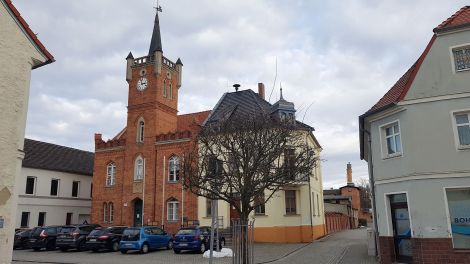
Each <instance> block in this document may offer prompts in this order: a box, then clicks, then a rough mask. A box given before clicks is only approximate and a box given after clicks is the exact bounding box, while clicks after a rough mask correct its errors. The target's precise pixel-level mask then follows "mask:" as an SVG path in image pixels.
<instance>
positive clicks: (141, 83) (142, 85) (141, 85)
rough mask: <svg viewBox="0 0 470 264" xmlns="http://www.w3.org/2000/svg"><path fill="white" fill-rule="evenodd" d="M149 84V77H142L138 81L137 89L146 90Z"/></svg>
mask: <svg viewBox="0 0 470 264" xmlns="http://www.w3.org/2000/svg"><path fill="white" fill-rule="evenodd" d="M147 85H148V81H147V78H145V77H142V78H140V79H139V81H138V82H137V90H139V91H143V90H145V88H147Z"/></svg>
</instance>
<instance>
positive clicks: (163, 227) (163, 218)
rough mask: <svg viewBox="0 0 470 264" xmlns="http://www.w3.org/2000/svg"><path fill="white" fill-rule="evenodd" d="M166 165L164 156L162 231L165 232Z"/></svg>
mask: <svg viewBox="0 0 470 264" xmlns="http://www.w3.org/2000/svg"><path fill="white" fill-rule="evenodd" d="M165 165H166V157H165V156H163V177H162V178H163V180H162V181H163V182H162V188H163V191H162V224H161V226H162V229H163V230H165V225H164V224H163V223H165V222H164V221H165Z"/></svg>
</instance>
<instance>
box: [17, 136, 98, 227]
mask: <svg viewBox="0 0 470 264" xmlns="http://www.w3.org/2000/svg"><path fill="white" fill-rule="evenodd" d="M24 147H25V148H24V150H25V158H24V160H23V166H22V168H21V177H20V178H18V179H17V186H18V194H19V195H18V210H17V216H16V219H17V221H16V227H30V228H31V227H35V226H43V225H65V224H77V223H83V222H84V221H87V222H88V223H89V222H90V212H91V182H92V176H93V156H94V154H93V153H92V152H88V151H83V150H78V149H73V148H68V147H64V146H59V145H54V144H50V143H45V142H40V141H35V140H31V139H25V144H24Z"/></svg>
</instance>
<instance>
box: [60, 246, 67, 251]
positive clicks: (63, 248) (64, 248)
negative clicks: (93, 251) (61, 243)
mask: <svg viewBox="0 0 470 264" xmlns="http://www.w3.org/2000/svg"><path fill="white" fill-rule="evenodd" d="M67 250H68V248H66V247H61V248H60V251H62V252H66V251H67Z"/></svg>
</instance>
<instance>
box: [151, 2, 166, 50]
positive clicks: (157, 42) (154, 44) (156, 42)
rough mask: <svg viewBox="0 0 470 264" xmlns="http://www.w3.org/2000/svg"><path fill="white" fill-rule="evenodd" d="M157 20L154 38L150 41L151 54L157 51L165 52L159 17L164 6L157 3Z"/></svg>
mask: <svg viewBox="0 0 470 264" xmlns="http://www.w3.org/2000/svg"><path fill="white" fill-rule="evenodd" d="M155 9H156V14H155V22H154V24H153V32H152V40H151V41H150V48H149V55H152V54H154V53H155V51H160V52H163V48H162V38H161V35H160V21H159V19H158V12H162V7H161V6H159V5H158V4H157V7H155Z"/></svg>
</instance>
